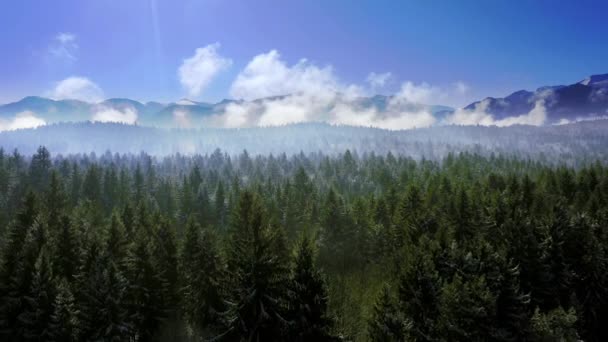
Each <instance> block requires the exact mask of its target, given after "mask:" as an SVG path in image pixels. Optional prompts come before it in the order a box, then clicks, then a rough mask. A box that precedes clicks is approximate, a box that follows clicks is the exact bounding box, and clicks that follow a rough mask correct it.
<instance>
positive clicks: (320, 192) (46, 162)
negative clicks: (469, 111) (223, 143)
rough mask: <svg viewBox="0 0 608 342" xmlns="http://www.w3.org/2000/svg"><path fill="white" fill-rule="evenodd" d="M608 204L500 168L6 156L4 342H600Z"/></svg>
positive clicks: (473, 163)
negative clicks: (337, 341)
mask: <svg viewBox="0 0 608 342" xmlns="http://www.w3.org/2000/svg"><path fill="white" fill-rule="evenodd" d="M28 189H31V190H32V191H30V192H28ZM606 193H608V168H606V167H605V166H604V165H603V164H602V163H599V162H598V163H590V164H578V165H577V166H576V167H568V166H558V167H556V166H554V165H549V164H544V163H543V162H537V161H531V160H519V159H515V158H508V157H505V156H503V155H494V156H488V157H484V156H480V155H475V154H468V153H461V154H447V155H446V158H445V159H444V160H443V161H442V162H436V161H429V160H421V161H416V160H413V159H411V158H407V157H404V156H400V155H393V154H387V155H386V156H382V155H375V154H363V155H360V154H358V153H357V152H355V151H346V152H345V153H343V154H341V155H338V156H335V157H330V156H325V155H323V154H321V153H319V154H310V155H304V154H303V153H300V154H297V155H293V156H287V155H278V156H257V155H256V156H250V155H249V154H247V153H242V154H241V155H239V156H229V155H228V154H223V153H221V152H220V151H216V152H214V153H213V154H212V155H208V156H200V155H198V156H191V157H190V156H182V155H174V156H170V157H167V158H156V157H151V156H147V155H145V154H141V155H138V156H119V155H112V154H110V153H107V154H104V155H103V156H99V157H98V156H96V155H94V154H91V155H78V156H65V157H61V158H59V157H58V158H53V157H51V155H50V153H49V152H48V151H47V150H46V149H44V148H40V149H39V150H38V151H37V153H36V154H35V155H34V156H32V157H31V158H29V157H24V156H21V155H20V154H19V153H17V152H14V153H12V154H10V155H8V154H4V152H3V151H2V150H1V149H0V194H1V195H2V196H0V242H1V245H0V246H1V247H0V339H1V340H6V341H21V340H55V341H98V340H108V341H123V340H124V341H127V340H129V341H152V340H159V341H160V340H177V341H183V340H200V339H213V338H216V339H217V340H227V341H235V340H236V341H239V340H260V341H262V340H264V341H275V340H276V341H284V340H290V341H308V340H315V341H316V340H319V341H327V340H339V339H343V340H352V341H367V340H372V341H408V340H412V341H488V340H491V341H536V340H538V341H554V340H563V341H570V340H576V339H578V338H579V337H580V339H582V340H585V341H592V342H594V341H605V340H608V326H606V325H605V323H604V322H606V321H607V320H608V290H607V289H608V232H607V230H606V227H608V209H607V208H608V196H607V195H606ZM301 237H305V238H302V239H301ZM317 252H318V253H317ZM317 254H318V255H317ZM387 284H390V285H391V286H392V288H393V290H392V291H391V288H390V287H388V285H387Z"/></svg>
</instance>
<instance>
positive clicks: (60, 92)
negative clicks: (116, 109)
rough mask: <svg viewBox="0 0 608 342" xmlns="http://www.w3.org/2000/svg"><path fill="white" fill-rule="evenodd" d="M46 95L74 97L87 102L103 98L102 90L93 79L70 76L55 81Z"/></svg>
mask: <svg viewBox="0 0 608 342" xmlns="http://www.w3.org/2000/svg"><path fill="white" fill-rule="evenodd" d="M47 96H49V97H51V98H53V99H56V100H63V99H74V100H81V101H87V102H99V101H101V100H103V91H102V90H101V88H100V87H99V86H98V85H97V84H95V83H94V82H93V81H91V80H89V79H88V78H85V77H78V76H72V77H69V78H66V79H65V80H62V81H60V82H57V84H55V88H54V89H53V90H51V91H50V92H48V93H47Z"/></svg>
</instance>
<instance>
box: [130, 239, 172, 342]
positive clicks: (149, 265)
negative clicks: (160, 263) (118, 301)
mask: <svg viewBox="0 0 608 342" xmlns="http://www.w3.org/2000/svg"><path fill="white" fill-rule="evenodd" d="M143 234H145V233H144V232H143V231H142V232H140V233H139V234H138V235H137V236H136V239H135V242H134V244H133V246H132V248H131V250H130V252H129V256H128V258H127V265H126V272H125V275H126V280H127V287H126V291H125V297H124V302H123V303H124V304H125V305H126V308H127V318H126V319H127V321H128V322H129V326H130V329H131V336H132V338H133V339H135V340H137V341H151V340H152V339H153V337H154V336H155V333H156V331H157V330H158V329H159V326H160V325H161V323H162V321H163V319H164V318H165V316H166V310H165V308H164V307H163V306H162V304H163V301H162V285H163V284H162V281H161V279H160V276H159V275H158V273H157V270H156V269H155V267H154V264H153V262H152V257H151V256H150V252H149V251H148V245H149V239H148V238H147V236H144V235H143Z"/></svg>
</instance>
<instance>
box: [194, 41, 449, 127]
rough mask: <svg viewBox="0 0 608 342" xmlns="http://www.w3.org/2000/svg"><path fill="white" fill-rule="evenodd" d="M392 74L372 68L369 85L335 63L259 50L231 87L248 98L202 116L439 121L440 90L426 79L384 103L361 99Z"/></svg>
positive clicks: (236, 122) (238, 122)
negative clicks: (349, 77) (291, 59)
mask: <svg viewBox="0 0 608 342" xmlns="http://www.w3.org/2000/svg"><path fill="white" fill-rule="evenodd" d="M391 77H392V75H391V74H390V73H382V74H377V73H371V74H370V75H369V76H368V78H367V82H368V83H369V87H366V86H361V85H357V84H349V83H346V82H343V81H342V80H340V79H339V77H338V76H337V75H336V73H335V72H334V69H333V67H332V66H330V65H327V66H319V65H316V64H315V63H313V62H310V61H308V60H307V59H300V60H299V61H298V62H297V63H295V64H293V65H289V64H288V63H287V62H285V61H284V60H283V59H282V58H281V55H280V53H279V52H278V51H276V50H271V51H269V52H267V53H262V54H259V55H257V56H255V57H253V59H252V60H251V61H250V62H249V63H248V64H247V65H246V66H245V68H244V69H243V70H242V71H241V72H240V73H239V74H238V75H237V77H236V78H235V80H234V82H233V83H232V85H231V87H230V94H231V96H232V97H234V98H237V99H242V100H245V101H237V102H233V103H230V104H228V105H227V106H226V107H225V108H224V110H223V111H221V112H219V113H216V114H215V115H212V116H210V117H207V118H205V119H204V123H203V124H204V125H206V126H213V127H227V128H236V127H255V126H278V125H286V124H292V123H300V122H321V121H322V122H329V123H333V124H348V125H362V126H375V127H382V128H387V129H404V128H413V127H427V126H430V125H432V124H434V123H435V122H436V120H435V118H434V117H433V115H432V113H431V112H430V110H429V107H428V106H426V105H423V104H421V103H422V102H424V101H427V102H428V101H430V102H432V101H433V96H435V95H437V94H439V93H440V92H439V91H438V90H437V89H436V88H433V87H431V86H429V85H427V84H424V83H423V84H414V83H412V82H405V83H403V85H402V87H401V90H400V91H399V93H397V94H396V95H394V96H392V97H390V98H389V100H388V101H387V103H386V104H382V106H385V108H382V109H379V108H377V106H376V105H375V104H371V105H370V104H369V103H368V104H366V103H362V101H364V99H363V98H362V97H363V96H370V95H371V94H373V93H374V92H375V91H376V90H377V88H378V87H381V86H384V85H385V84H386V83H387V82H388V80H389V79H390V78H391Z"/></svg>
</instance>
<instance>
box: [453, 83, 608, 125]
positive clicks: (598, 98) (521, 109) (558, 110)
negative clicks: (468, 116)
mask: <svg viewBox="0 0 608 342" xmlns="http://www.w3.org/2000/svg"><path fill="white" fill-rule="evenodd" d="M541 99H542V100H543V101H544V103H543V105H544V108H545V109H546V114H547V123H558V122H560V121H562V122H563V121H564V120H568V121H576V120H580V119H589V118H594V117H605V116H608V74H600V75H592V76H589V77H587V78H585V79H584V80H582V81H580V82H577V83H574V84H570V85H557V86H544V87H540V88H538V89H536V90H535V91H527V90H519V91H516V92H514V93H512V94H511V95H509V96H507V97H504V98H494V97H487V98H485V99H483V100H481V101H476V102H473V103H471V104H469V105H468V106H466V107H464V109H465V110H469V111H474V110H475V109H476V108H479V106H480V105H482V104H483V108H484V110H485V112H486V113H488V114H491V115H493V116H494V118H496V119H504V118H507V117H512V116H517V115H522V114H526V113H529V112H530V111H531V110H532V109H533V108H534V106H535V105H536V102H537V101H538V100H541Z"/></svg>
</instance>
